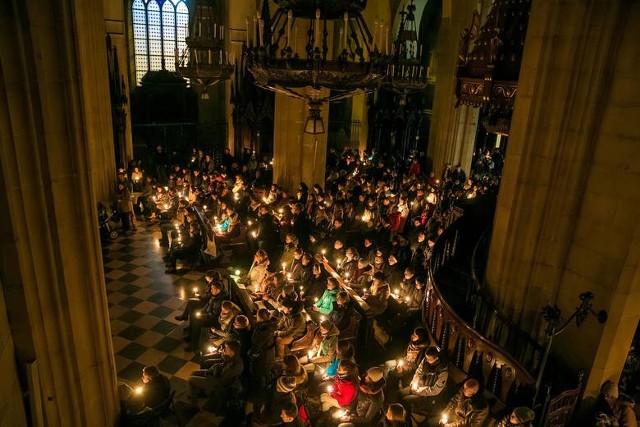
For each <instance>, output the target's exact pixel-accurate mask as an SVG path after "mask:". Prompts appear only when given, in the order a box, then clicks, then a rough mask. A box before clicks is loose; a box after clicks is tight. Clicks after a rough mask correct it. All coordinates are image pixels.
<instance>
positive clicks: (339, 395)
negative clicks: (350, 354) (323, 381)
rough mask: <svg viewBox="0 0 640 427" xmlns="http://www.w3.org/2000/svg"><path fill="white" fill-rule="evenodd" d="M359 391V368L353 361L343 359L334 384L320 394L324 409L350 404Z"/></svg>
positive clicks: (344, 406)
mask: <svg viewBox="0 0 640 427" xmlns="http://www.w3.org/2000/svg"><path fill="white" fill-rule="evenodd" d="M357 393H358V368H357V366H356V364H355V363H353V362H352V361H350V360H347V359H343V360H341V361H340V364H339V365H338V370H337V372H336V377H335V379H334V381H333V384H331V385H329V386H327V392H326V393H322V395H320V402H321V403H322V411H323V412H328V411H329V410H331V409H332V408H346V407H348V406H350V405H351V402H353V399H355V397H356V394H357Z"/></svg>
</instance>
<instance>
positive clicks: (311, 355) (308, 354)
mask: <svg viewBox="0 0 640 427" xmlns="http://www.w3.org/2000/svg"><path fill="white" fill-rule="evenodd" d="M307 356H309V359H311V358H312V357H313V350H309V352H308V353H307Z"/></svg>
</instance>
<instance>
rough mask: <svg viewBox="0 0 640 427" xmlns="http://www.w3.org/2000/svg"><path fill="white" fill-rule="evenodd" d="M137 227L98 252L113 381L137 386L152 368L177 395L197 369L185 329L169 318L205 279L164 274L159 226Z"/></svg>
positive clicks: (177, 312)
mask: <svg viewBox="0 0 640 427" xmlns="http://www.w3.org/2000/svg"><path fill="white" fill-rule="evenodd" d="M138 225H139V226H138V231H137V232H135V233H128V234H124V235H121V236H120V237H118V238H117V239H116V240H115V241H113V242H111V243H109V244H108V245H106V246H105V247H104V248H103V259H104V273H105V278H106V284H107V299H108V301H109V314H110V318H111V333H112V337H113V350H114V353H115V359H116V369H117V373H118V380H119V381H124V382H126V383H129V384H132V383H135V382H139V381H140V377H141V375H142V368H143V367H144V366H146V365H156V366H158V368H159V369H160V370H161V371H162V372H163V373H164V374H166V375H167V376H168V377H169V378H170V379H171V382H172V384H173V386H174V389H176V390H178V391H181V390H184V389H185V387H186V379H187V378H188V377H189V375H190V374H191V372H192V371H194V370H195V369H198V365H197V364H196V363H195V355H194V353H192V352H186V351H184V348H185V343H184V342H183V341H182V337H183V330H182V328H183V327H184V326H185V325H184V324H183V323H184V322H178V321H176V320H175V319H174V316H176V315H178V314H180V313H181V310H182V308H183V307H184V303H185V302H184V301H185V300H186V299H188V298H189V297H190V296H191V295H192V292H193V288H194V286H200V287H201V286H202V285H201V283H202V281H203V280H204V279H202V278H203V276H204V273H201V272H196V271H193V272H189V273H186V274H184V275H173V274H171V275H167V274H165V273H164V271H165V265H164V262H163V260H162V256H163V253H164V252H163V248H161V247H160V246H159V245H158V238H159V237H160V231H159V228H158V226H157V225H152V226H148V227H145V226H144V225H142V223H140V222H139V223H138Z"/></svg>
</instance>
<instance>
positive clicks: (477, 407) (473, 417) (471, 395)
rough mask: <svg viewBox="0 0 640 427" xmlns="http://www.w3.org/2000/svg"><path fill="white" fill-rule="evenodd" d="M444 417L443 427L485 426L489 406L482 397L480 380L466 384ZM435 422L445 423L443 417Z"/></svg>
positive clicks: (473, 380) (451, 402) (448, 407)
mask: <svg viewBox="0 0 640 427" xmlns="http://www.w3.org/2000/svg"><path fill="white" fill-rule="evenodd" d="M443 416H446V422H444V423H440V425H441V426H442V427H482V426H484V423H485V421H486V420H487V418H488V417H489V405H488V403H487V400H486V399H485V398H484V396H483V395H482V391H481V388H480V383H479V382H478V380H476V379H473V378H471V379H468V380H466V381H465V382H464V384H463V385H462V387H461V388H460V390H459V391H458V392H457V393H456V394H455V395H454V396H453V397H452V398H451V400H450V401H449V404H448V405H447V407H446V409H445V410H444V412H443ZM433 421H435V422H436V423H438V422H439V421H443V417H437V418H435V419H434V420H432V422H433ZM434 425H438V424H434Z"/></svg>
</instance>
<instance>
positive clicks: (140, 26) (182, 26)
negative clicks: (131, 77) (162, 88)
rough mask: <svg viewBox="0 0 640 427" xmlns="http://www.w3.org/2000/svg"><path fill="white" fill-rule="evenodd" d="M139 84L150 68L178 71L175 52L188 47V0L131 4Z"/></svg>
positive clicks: (148, 0) (149, 1) (144, 0)
mask: <svg viewBox="0 0 640 427" xmlns="http://www.w3.org/2000/svg"><path fill="white" fill-rule="evenodd" d="M131 15H132V22H133V48H134V57H135V63H134V65H135V70H136V83H137V84H140V81H141V80H142V77H143V76H144V75H145V74H146V73H147V71H156V70H160V69H162V68H163V67H164V68H165V69H167V70H169V71H175V69H176V64H175V61H176V60H175V58H176V52H182V51H183V50H184V49H185V48H186V47H187V45H186V43H185V38H186V36H187V27H188V25H189V9H188V8H187V5H186V3H185V0H134V1H133V4H132V5H131Z"/></svg>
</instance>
